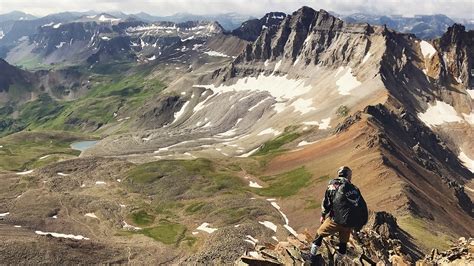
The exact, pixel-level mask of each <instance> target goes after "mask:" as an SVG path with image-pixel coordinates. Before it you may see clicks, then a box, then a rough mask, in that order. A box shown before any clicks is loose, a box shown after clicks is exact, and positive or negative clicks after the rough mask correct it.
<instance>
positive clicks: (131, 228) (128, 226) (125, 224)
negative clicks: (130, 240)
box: [123, 221, 142, 231]
mask: <svg viewBox="0 0 474 266" xmlns="http://www.w3.org/2000/svg"><path fill="white" fill-rule="evenodd" d="M123 228H125V229H127V230H135V231H136V230H142V228H140V227H137V226H133V225H130V224H128V223H127V222H125V221H123Z"/></svg>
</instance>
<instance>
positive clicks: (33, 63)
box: [16, 55, 52, 71]
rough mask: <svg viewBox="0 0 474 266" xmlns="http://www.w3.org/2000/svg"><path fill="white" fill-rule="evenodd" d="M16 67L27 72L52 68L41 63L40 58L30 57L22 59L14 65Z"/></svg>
mask: <svg viewBox="0 0 474 266" xmlns="http://www.w3.org/2000/svg"><path fill="white" fill-rule="evenodd" d="M16 66H17V67H19V68H22V69H27V70H29V71H35V70H43V69H51V68H52V66H48V65H46V64H43V63H41V60H40V56H39V55H38V56H31V57H28V58H24V59H22V60H20V61H19V62H17V63H16Z"/></svg>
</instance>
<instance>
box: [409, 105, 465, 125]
mask: <svg viewBox="0 0 474 266" xmlns="http://www.w3.org/2000/svg"><path fill="white" fill-rule="evenodd" d="M418 118H419V119H420V120H421V121H423V122H424V123H425V124H426V125H428V126H436V125H441V124H443V123H449V122H461V121H462V118H461V117H460V116H459V115H458V113H457V112H456V110H455V109H454V107H452V106H451V105H449V104H447V103H445V102H442V101H436V102H435V104H434V105H431V104H428V109H426V111H425V112H424V113H418Z"/></svg>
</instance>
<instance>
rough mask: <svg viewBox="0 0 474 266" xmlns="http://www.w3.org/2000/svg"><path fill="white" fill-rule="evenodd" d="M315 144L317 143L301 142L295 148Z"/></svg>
mask: <svg viewBox="0 0 474 266" xmlns="http://www.w3.org/2000/svg"><path fill="white" fill-rule="evenodd" d="M316 142H317V141H312V142H307V141H306V140H303V141H302V142H300V143H298V146H297V147H301V146H306V145H310V144H313V143H316Z"/></svg>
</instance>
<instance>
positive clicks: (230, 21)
mask: <svg viewBox="0 0 474 266" xmlns="http://www.w3.org/2000/svg"><path fill="white" fill-rule="evenodd" d="M101 13H102V12H98V11H93V10H91V11H85V12H61V13H55V14H50V15H47V16H45V17H41V18H39V17H35V16H33V15H30V14H27V13H24V12H21V11H12V12H10V13H7V14H1V15H0V31H2V26H3V25H2V24H3V23H4V22H8V23H10V24H11V23H12V22H14V21H19V20H35V19H46V18H49V19H51V18H55V19H62V20H74V19H77V18H79V17H82V16H85V15H98V14H101ZM107 13H108V14H110V15H112V16H114V17H117V18H120V19H130V18H133V19H137V20H141V21H144V22H155V21H170V22H175V23H181V22H186V21H217V22H219V24H221V25H222V27H223V28H224V29H225V30H227V31H231V30H234V29H237V28H239V27H240V26H241V24H242V23H243V22H245V21H248V20H255V19H256V18H255V17H253V16H249V15H243V14H239V13H235V12H232V13H222V14H214V15H196V14H191V13H185V12H183V13H176V14H174V15H171V16H155V15H150V14H148V13H145V12H140V13H135V14H125V13H123V12H107ZM330 13H331V14H333V15H335V16H336V17H339V18H341V19H342V20H345V21H347V22H349V23H369V24H372V25H384V24H385V25H387V27H389V28H392V29H394V30H397V31H400V32H405V33H413V34H416V35H417V36H418V37H419V38H424V39H432V38H436V37H440V36H441V35H442V34H443V33H444V32H446V30H447V28H448V27H449V26H451V25H453V24H454V23H460V24H463V25H464V26H465V27H466V29H467V30H470V29H474V20H473V19H466V18H450V17H448V16H445V15H442V14H436V15H415V16H413V17H404V16H400V15H376V14H368V13H353V14H350V15H340V14H336V13H334V12H330ZM3 31H4V32H5V30H3ZM4 34H5V33H4ZM1 36H2V34H1V33H0V39H1Z"/></svg>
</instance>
